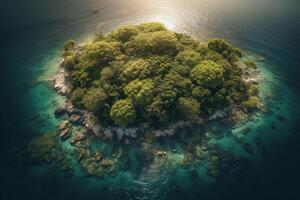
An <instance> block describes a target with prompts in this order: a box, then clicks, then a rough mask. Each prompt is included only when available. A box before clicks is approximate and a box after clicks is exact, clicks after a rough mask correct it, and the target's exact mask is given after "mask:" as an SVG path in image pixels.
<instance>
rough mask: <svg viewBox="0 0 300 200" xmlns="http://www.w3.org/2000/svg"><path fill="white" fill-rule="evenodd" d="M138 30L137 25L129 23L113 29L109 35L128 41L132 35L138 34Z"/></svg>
mask: <svg viewBox="0 0 300 200" xmlns="http://www.w3.org/2000/svg"><path fill="white" fill-rule="evenodd" d="M138 32H139V30H138V28H137V27H136V26H133V25H130V24H129V25H123V26H120V27H119V28H117V29H115V30H113V31H112V32H111V33H110V34H109V35H108V36H109V37H111V38H113V39H115V40H118V41H121V42H127V41H129V40H130V39H131V38H132V37H134V36H136V35H137V34H138Z"/></svg>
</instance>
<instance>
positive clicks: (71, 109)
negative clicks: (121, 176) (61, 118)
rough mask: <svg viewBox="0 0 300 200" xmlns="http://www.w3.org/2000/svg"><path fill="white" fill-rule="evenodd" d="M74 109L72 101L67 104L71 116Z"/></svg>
mask: <svg viewBox="0 0 300 200" xmlns="http://www.w3.org/2000/svg"><path fill="white" fill-rule="evenodd" d="M73 109H74V105H73V104H72V103H71V102H70V101H67V102H66V111H67V112H68V113H69V114H71V113H72V112H73Z"/></svg>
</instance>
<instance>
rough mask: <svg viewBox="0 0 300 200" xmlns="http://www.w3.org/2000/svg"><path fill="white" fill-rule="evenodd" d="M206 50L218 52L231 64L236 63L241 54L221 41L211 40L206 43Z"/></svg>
mask: <svg viewBox="0 0 300 200" xmlns="http://www.w3.org/2000/svg"><path fill="white" fill-rule="evenodd" d="M207 45H208V48H210V49H212V50H214V51H216V52H218V53H219V54H221V55H223V56H224V57H225V58H226V59H228V60H229V61H231V62H234V61H236V60H237V59H238V58H240V57H242V52H241V51H240V50H239V49H238V48H235V47H233V46H232V45H230V44H229V43H228V42H226V41H225V40H223V39H212V40H209V41H208V44H207Z"/></svg>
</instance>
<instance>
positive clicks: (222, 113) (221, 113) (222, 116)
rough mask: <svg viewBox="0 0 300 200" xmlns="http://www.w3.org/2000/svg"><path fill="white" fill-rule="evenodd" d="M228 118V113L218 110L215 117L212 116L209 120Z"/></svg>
mask: <svg viewBox="0 0 300 200" xmlns="http://www.w3.org/2000/svg"><path fill="white" fill-rule="evenodd" d="M225 116H226V113H225V112H224V111H221V110H218V111H216V112H215V113H214V114H213V115H211V116H210V117H209V118H208V120H217V119H222V118H224V117H225Z"/></svg>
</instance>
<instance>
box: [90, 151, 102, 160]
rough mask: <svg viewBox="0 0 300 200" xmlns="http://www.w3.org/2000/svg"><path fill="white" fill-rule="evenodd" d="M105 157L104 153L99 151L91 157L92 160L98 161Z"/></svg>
mask: <svg viewBox="0 0 300 200" xmlns="http://www.w3.org/2000/svg"><path fill="white" fill-rule="evenodd" d="M102 158H103V155H102V154H101V153H99V152H97V153H95V155H94V156H93V157H91V158H90V160H92V161H95V162H98V161H100V160H101V159H102Z"/></svg>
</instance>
